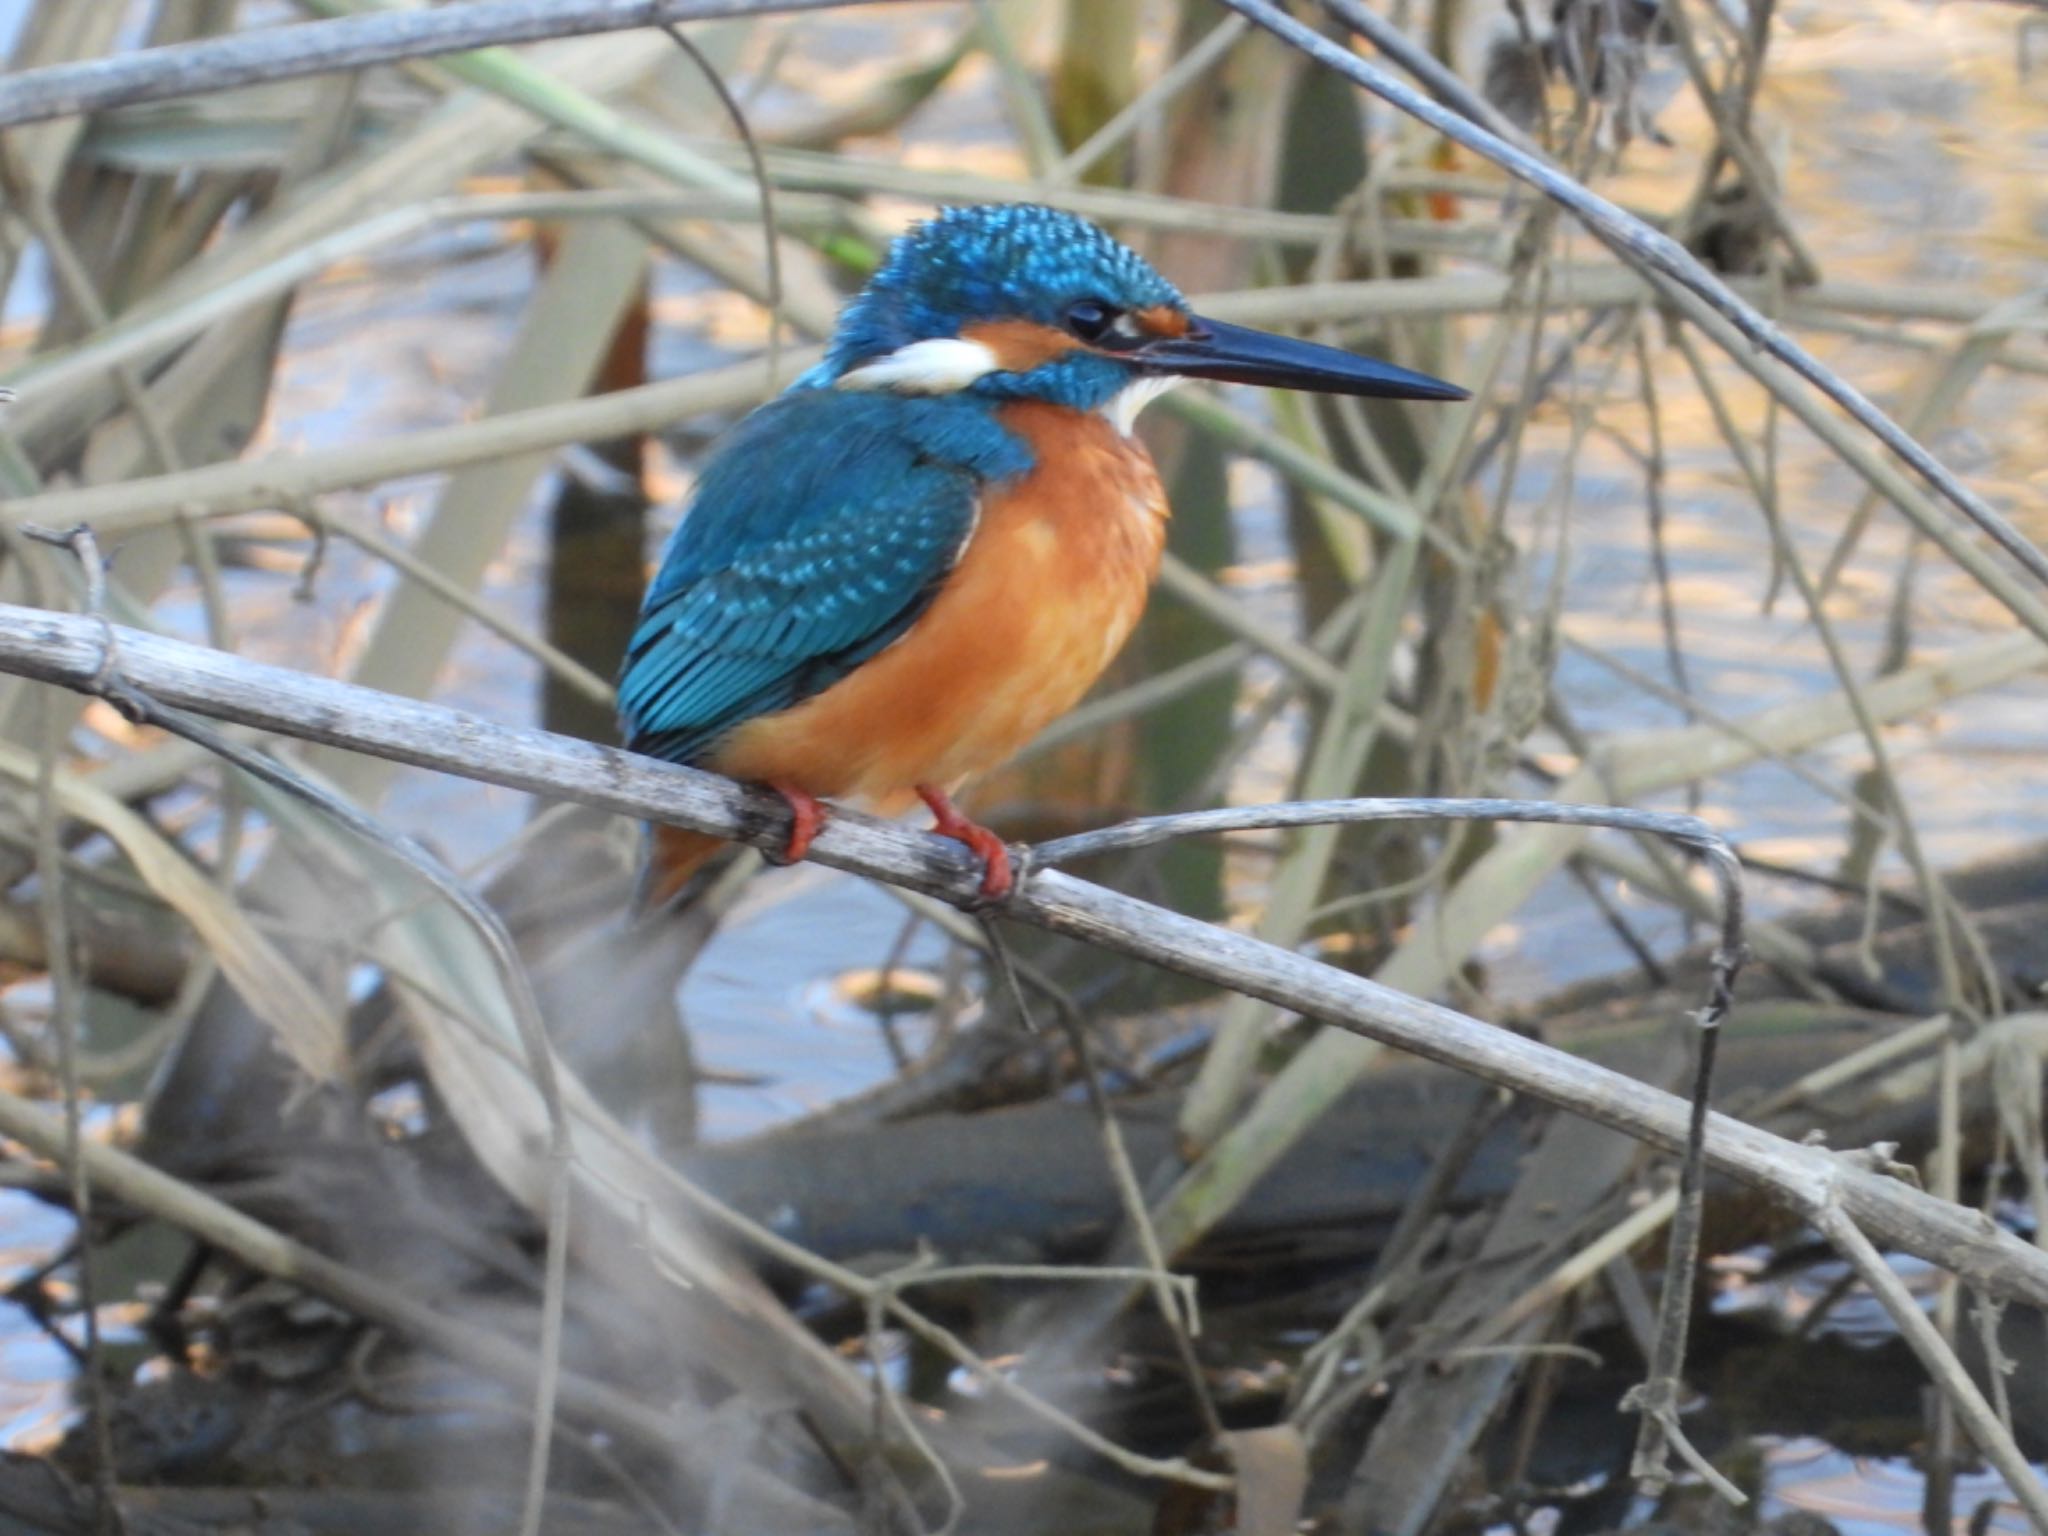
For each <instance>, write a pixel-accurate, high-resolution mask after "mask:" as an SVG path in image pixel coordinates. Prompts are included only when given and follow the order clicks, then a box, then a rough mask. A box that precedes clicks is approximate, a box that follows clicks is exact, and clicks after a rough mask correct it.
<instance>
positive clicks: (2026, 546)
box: [1222, 0, 2048, 585]
mask: <svg viewBox="0 0 2048 1536" xmlns="http://www.w3.org/2000/svg"><path fill="white" fill-rule="evenodd" d="M1222 3H1223V4H1225V5H1227V6H1229V7H1230V9H1232V10H1233V11H1236V12H1237V13H1238V14H1239V15H1241V16H1244V17H1247V18H1248V19H1250V20H1251V21H1253V22H1255V23H1257V24H1258V25H1259V26H1261V27H1264V28H1265V29H1266V30H1267V31H1268V32H1271V33H1272V34H1273V35H1274V36H1275V37H1278V38H1280V39H1281V40H1282V41H1283V42H1286V43H1288V44H1290V45H1291V46H1293V47H1294V48H1296V49H1298V50H1300V51H1301V52H1302V53H1303V54H1305V55H1307V56H1308V57H1309V58H1310V59H1312V60H1314V61H1315V62H1316V63H1318V64H1320V65H1322V66H1323V67H1324V68H1326V69H1331V70H1334V71H1336V72H1337V73H1338V74H1340V75H1342V76H1344V77H1345V78H1346V79H1347V80H1350V81H1351V82H1353V83H1354V84H1356V85H1359V86H1362V87H1363V88H1364V89H1366V90H1368V91H1370V92H1372V93H1373V94H1374V95H1375V96H1378V97H1379V98H1380V99H1381V100H1383V101H1386V102H1388V103H1390V104H1391V105H1393V106H1395V107H1398V108H1399V109H1400V110H1401V111H1403V112H1406V113H1407V114H1408V115H1409V116H1411V117H1414V118H1418V119H1420V120H1421V121H1422V122H1424V123H1426V124H1428V125H1429V126H1430V127H1432V128H1434V129H1435V130H1436V131H1437V132H1438V133H1441V134H1442V135H1444V137H1445V138H1448V139H1451V140H1453V141H1455V142H1456V143H1459V144H1462V145H1464V146H1465V147H1466V148H1467V149H1469V150H1471V151H1472V152H1473V153H1474V154H1476V155H1480V156H1482V157H1484V158H1485V159H1487V160H1491V161H1492V162H1493V163H1494V164H1495V165H1498V166H1499V167H1500V168H1501V169H1502V170H1504V171H1506V172H1507V173H1508V174H1509V175H1510V176H1513V177H1515V178H1516V179H1517V180H1518V181H1523V182H1526V183H1528V184H1529V185H1530V186H1532V187H1534V188H1536V189H1537V190H1538V191H1539V192H1541V193H1543V195H1544V196H1546V197H1548V198H1551V199H1552V200H1553V201H1555V202H1557V203H1559V204H1560V205H1562V206H1563V207H1565V208H1568V209H1570V210H1571V212H1572V213H1573V214H1575V215H1576V216H1577V217H1578V219H1579V221H1580V222H1581V223H1582V224H1584V225H1585V227H1586V228H1587V229H1588V230H1589V231H1590V232H1591V233H1592V234H1593V235H1594V237H1595V238H1597V239H1598V240H1599V241H1600V242H1601V243H1602V244H1604V245H1606V246H1607V247H1608V249H1609V250H1611V251H1613V252H1614V254H1615V255H1617V256H1619V257H1620V258H1621V259H1622V260H1623V261H1625V262H1627V263H1628V264H1629V265H1630V266H1632V267H1635V268H1636V269H1638V270H1639V271H1641V272H1643V273H1644V274H1645V275H1647V276H1648V277H1649V278H1650V279H1651V281H1652V282H1653V283H1655V284H1656V286H1657V287H1658V288H1660V289H1661V290H1662V291H1663V292H1664V293H1665V294H1666V295H1668V296H1669V297H1671V298H1672V299H1673V300H1674V301H1677V302H1680V304H1681V307H1682V308H1684V309H1686V310H1687V311H1688V312H1690V313H1697V312H1698V309H1699V307H1701V306H1703V307H1704V309H1705V310H1706V311H1707V312H1710V313H1711V315H1713V316H1716V317H1718V318H1719V320H1721V321H1725V322H1726V323H1727V324H1729V325H1732V326H1733V327H1734V328H1735V329H1736V330H1737V331H1739V332H1740V333H1741V335H1742V336H1743V337H1744V338H1745V339H1746V340H1748V341H1749V342H1750V344H1751V345H1752V346H1754V347H1756V348H1757V349H1758V350H1759V351H1763V352H1766V353H1769V354H1770V355H1771V356H1772V357H1775V358H1777V359H1778V360H1779V361H1780V362H1782V363H1784V364H1785V365H1786V366H1787V367H1788V368H1790V369H1792V371H1793V372H1795V373H1797V374H1798V375H1799V376H1800V377H1801V378H1803V379H1805V380H1806V381H1807V382H1808V383H1809V384H1811V385H1813V387H1814V388H1815V389H1817V390H1819V391H1820V392H1821V393H1822V394H1823V395H1825V396H1827V398H1828V399H1830V400H1832V401H1834V402H1835V404H1836V405H1838V406H1840V407H1841V408H1842V409H1843V410H1844V411H1846V412H1848V414H1849V415H1850V416H1851V417H1853V418H1854V419H1855V420H1856V421H1857V422H1858V423H1859V424H1860V425H1861V426H1862V427H1863V428H1864V429H1865V430H1867V431H1868V432H1870V433H1871V434H1872V435H1873V436H1874V437H1876V438H1877V439H1878V441H1880V442H1881V443H1883V444H1884V445H1885V446H1886V447H1887V448H1889V449H1891V451H1892V452H1893V453H1895V454H1897V455H1898V456H1899V457H1900V458H1901V459H1904V460H1905V461H1906V462H1907V463H1908V464H1910V465H1912V466H1913V468H1914V469H1915V470H1917V471H1918V472H1919V473H1920V475H1921V476H1922V477H1923V478H1924V479H1925V480H1926V481H1927V483H1928V484H1929V485H1931V486H1932V487H1933V488H1934V489H1935V490H1936V491H1938V492H1939V493H1940V494H1941V495H1942V497H1944V498H1945V499H1946V500H1947V501H1949V502H1950V503H1951V504H1953V505H1954V506H1955V507H1956V508H1957V509H1958V510H1960V511H1961V512H1962V514H1963V515H1964V516H1965V517H1966V518H1968V519H1969V520H1970V521H1971V522H1972V523H1974V524H1975V525H1976V526H1977V527H1978V528H1979V529H1981V530H1982V531H1983V532H1984V533H1985V534H1986V535H1988V536H1989V537H1990V538H1991V540H1992V541H1993V542H1994V543H1996V544H1997V545H1998V546H1999V548H2001V549H2003V550H2004V551H2005V552H2006V554H2008V555H2009V556H2011V557H2012V559H2013V560H2014V561H2015V562H2017V563H2018V564H2019V565H2020V566H2022V567H2023V568H2024V569H2025V570H2026V571H2027V572H2028V573H2029V574H2031V575H2032V576H2033V577H2034V578H2035V579H2036V580H2038V581H2040V582H2042V583H2043V584H2044V585H2048V555H2044V554H2043V553H2042V552H2041V551H2040V550H2039V549H2038V548H2036V547H2035V545H2034V544H2032V543H2031V542H2030V541H2029V540H2028V539H2027V538H2026V536H2025V535H2024V534H2022V533H2021V532H2020V531H2019V530H2018V529H2017V528H2015V527H2013V526H2012V524H2011V523H2009V522H2007V521H2006V519H2005V518H2004V517H2002V516H2001V515H2000V514H1999V513H1998V512H1997V510H1996V509H1994V508H1993V507H1992V506H1991V504H1990V503H1989V502H1987V501H1985V500H1984V498H1983V497H1981V496H1979V495H1978V494H1977V493H1976V492H1975V491H1973V490H1971V489H1970V488H1969V487H1968V486H1966V485H1964V484H1963V482H1962V481H1961V480H1959V479H1958V478H1957V477H1956V476H1955V474H1954V473H1953V472H1952V471H1951V470H1950V469H1949V468H1948V466H1947V465H1945V464H1943V463H1942V462H1941V461H1940V460H1939V459H1937V458H1935V456H1934V455H1933V454H1931V453H1929V452H1928V451H1927V449H1926V448H1924V447H1923V446H1921V444H1920V443H1918V442H1917V441H1915V440H1914V438H1913V437H1912V435H1911V434H1909V433H1907V432H1906V431H1904V430H1903V429H1902V428H1900V427H1899V426H1898V424H1897V423H1895V422H1894V421H1893V420H1892V419H1891V418H1890V417H1889V416H1887V415H1885V413H1884V412H1883V411H1881V410H1879V409H1878V408H1877V406H1875V405H1874V404H1872V403H1871V401H1870V400H1869V399H1867V398H1866V397H1865V396H1864V395H1863V393H1862V391H1860V390H1858V389H1857V388H1856V386H1855V385H1853V384H1851V383H1850V382H1849V381H1848V380H1847V379H1844V378H1843V377H1842V376H1841V375H1839V374H1837V373H1836V372H1835V371H1834V370H1833V369H1831V368H1829V367H1827V366H1826V365H1825V364H1823V363H1822V362H1821V361H1820V360H1819V359H1818V358H1816V357H1815V356H1814V355H1813V354H1812V353H1810V352H1808V351H1807V350H1806V349H1805V348H1804V347H1802V346H1800V345H1799V343H1798V342H1796V341H1794V340H1793V339H1792V338H1791V337H1789V336H1787V335H1786V334H1785V333H1784V331H1782V330H1780V329H1779V328H1778V327H1777V326H1776V325H1774V324H1773V323H1772V322H1771V321H1770V320H1769V319H1767V318H1766V317H1765V316H1764V315H1763V314H1761V313H1760V312H1759V311H1758V310H1757V309H1756V307H1755V306H1754V305H1752V304H1750V303H1748V302H1747V301H1745V300H1744V299H1743V298H1742V297H1741V296H1740V295H1738V294H1737V293H1736V292H1735V291H1734V290H1733V289H1731V288H1730V287H1729V286H1728V285H1727V284H1726V283H1724V282H1722V281H1721V279H1720V278H1718V277H1716V276H1715V275H1714V274H1713V273H1712V272H1710V271H1708V270H1707V268H1706V267H1705V266H1704V265H1703V264H1701V262H1700V261H1699V259H1698V258H1697V257H1695V256H1694V255H1693V254H1692V253H1691V252H1690V251H1688V250H1687V249H1686V248H1685V247H1684V246H1682V245H1680V244H1679V243H1678V242H1677V241H1676V240H1674V239H1672V238H1671V237H1670V236H1669V235H1667V234H1665V233H1663V231H1661V230H1657V229H1652V228H1651V227H1650V226H1649V225H1648V224H1645V223H1644V222H1643V221H1642V220H1641V219H1638V218H1636V217H1635V216H1634V215H1633V214H1630V213H1628V212H1626V211H1625V210H1623V209H1621V208H1618V207H1616V206H1615V205H1614V204H1613V203H1611V202H1609V201H1608V200H1607V199H1606V198H1604V197H1602V196H1600V194H1599V193H1597V192H1594V191H1593V190H1592V189H1591V188H1589V187H1587V186H1586V185H1585V184H1584V183H1583V182H1581V181H1579V180H1577V179H1576V178H1574V177H1572V176H1570V175H1568V174H1566V173H1565V172H1564V171H1561V170H1559V169H1558V168H1557V167H1556V166H1554V165H1552V164H1551V163H1550V162H1549V161H1548V160H1547V159H1545V158H1544V157H1543V156H1542V155H1541V154H1539V153H1537V152H1535V151H1534V150H1532V149H1530V148H1528V147H1526V146H1525V145H1523V144H1520V143H1516V142H1513V141H1511V140H1510V139H1508V138H1506V137H1503V136H1502V135H1500V134H1498V133H1494V132H1492V131H1491V130H1489V129H1488V128H1486V127H1484V126H1482V125H1481V124H1480V123H1478V122H1475V121H1473V119H1472V118H1470V117H1468V116H1466V115H1465V114H1464V113H1463V112H1459V111H1454V110H1452V109H1451V108H1449V107H1446V106H1443V105H1441V104H1440V103H1439V102H1437V101H1436V100H1434V99H1432V98H1431V97H1430V96H1428V95H1425V94H1424V93H1423V92H1421V91H1418V90H1416V89H1415V88H1414V87H1413V86H1410V85H1408V84H1406V83H1405V82H1403V81H1401V80H1398V79H1396V78H1395V77H1394V76H1393V75H1391V74H1389V73H1388V72H1387V71H1386V70H1384V69H1381V68H1380V67H1379V66H1378V65H1376V64H1374V63H1373V62H1372V61H1371V60H1369V59H1364V58H1361V57H1359V56H1358V55H1357V54H1355V53H1353V52H1352V51H1351V50H1350V49H1348V48H1346V47H1344V46H1343V45H1342V44H1340V43H1336V42H1333V41H1331V40H1330V39H1329V38H1327V37H1324V36H1323V35H1322V34H1321V33H1320V32H1317V31H1316V30H1315V29H1314V28H1313V27H1310V26H1307V25H1305V24H1304V23H1302V22H1299V21H1296V20H1295V19H1294V18H1293V17H1292V16H1290V15H1288V14H1287V12H1286V11H1285V10H1283V9H1282V8H1281V7H1280V6H1278V5H1276V4H1274V3H1272V0H1222ZM1341 14H1342V16H1343V18H1344V20H1345V21H1346V22H1347V23H1350V24H1352V25H1355V26H1358V27H1360V28H1364V27H1365V25H1366V22H1367V20H1368V19H1369V18H1370V17H1371V13H1370V12H1367V11H1365V10H1364V8H1363V7H1358V6H1351V5H1345V6H1343V7H1342V8H1341ZM1380 30H1381V24H1375V25H1374V26H1373V28H1372V31H1374V32H1379V31H1380Z"/></svg>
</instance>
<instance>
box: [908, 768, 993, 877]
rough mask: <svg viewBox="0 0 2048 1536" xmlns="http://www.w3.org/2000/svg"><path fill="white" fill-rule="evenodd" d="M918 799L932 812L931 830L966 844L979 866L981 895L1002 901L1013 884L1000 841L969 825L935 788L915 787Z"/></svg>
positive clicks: (975, 822) (940, 790) (942, 792)
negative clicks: (978, 861) (980, 865)
mask: <svg viewBox="0 0 2048 1536" xmlns="http://www.w3.org/2000/svg"><path fill="white" fill-rule="evenodd" d="M917 795H918V798H919V799H920V800H922V801H924V803H925V804H926V805H928V806H930V807H931V810H932V821H933V830H934V831H936V832H937V833H938V834H939V836H941V837H950V838H952V839H953V840H954V841H955V842H958V843H965V844H966V845H967V847H968V849H969V850H970V851H971V852H972V853H973V854H974V855H975V857H977V858H979V859H980V860H981V862H982V870H981V894H982V895H983V896H984V897H985V898H986V899H988V900H989V901H1001V900H1002V899H1003V898H1004V897H1005V896H1007V895H1009V894H1010V888H1011V886H1012V884H1013V883H1014V882H1013V880H1012V878H1011V874H1010V850H1009V848H1008V846H1007V845H1006V844H1005V843H1004V842H1003V840H1002V839H1001V838H1000V837H997V836H996V835H995V833H993V832H991V831H989V829H988V828H987V827H984V826H983V825H982V824H981V823H980V822H978V821H970V820H969V819H968V818H967V817H965V816H963V815H961V814H960V811H959V808H958V807H957V806H955V805H954V804H953V801H952V799H951V797H950V796H948V795H947V793H946V792H945V791H944V790H943V789H940V788H939V787H938V786H937V785H936V784H920V785H918V786H917Z"/></svg>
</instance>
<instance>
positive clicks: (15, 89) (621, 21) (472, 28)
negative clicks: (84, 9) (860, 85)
mask: <svg viewBox="0 0 2048 1536" xmlns="http://www.w3.org/2000/svg"><path fill="white" fill-rule="evenodd" d="M851 3H852V0H469V3H468V4H465V5H456V6H445V7H442V8H440V9H436V10H407V11H380V12H378V13H376V14H374V15H369V16H351V17H348V18H346V19H344V20H340V21H309V22H301V23H299V24H298V25H296V26H285V27H265V28H260V29H256V30H252V31H246V32H235V33H230V34H229V35H227V36H225V37H214V38H207V39H205V40H203V41H200V42H191V43H172V44H169V45H167V46H165V47H162V48H145V49H141V50H139V51H137V52H135V53H126V54H119V55H116V56H115V57H113V58H108V59H91V60H87V61H85V62H83V63H77V64H53V65H50V66H48V67H47V68H44V69H29V70H23V71H22V72H21V73H20V74H18V75H15V76H13V77H11V78H9V79H6V80H0V128H11V127H13V126H14V125H15V124H17V123H33V122H40V121H43V120H45V119H48V118H53V117H68V116H71V115H72V114H74V113H80V112H97V111H101V110H103V109H105V108H108V107H120V106H127V105H129V104H131V103H134V102H143V101H166V100H169V99H171V98H173V97H177V96H196V95H199V94H201V93H202V92H206V91H221V90H229V89H232V88H233V87H235V86H238V85H255V84H259V83H267V82H269V81H273V80H296V79H300V78H302V77H304V76H306V75H318V74H326V73H329V72H331V71H334V70H342V69H364V68H367V67H369V66H370V65H373V64H392V63H396V62H398V61H399V60H402V59H425V58H432V57H435V56H436V55H439V54H446V53H463V52H466V51H468V50H470V49H473V48H489V47H495V46H498V45H500V44H505V43H535V42H542V41H545V40H546V39H548V38H555V37H575V36H581V35H587V34H590V33H596V32H622V31H625V30H626V29H628V28H630V27H654V26H661V25H663V24H665V23H675V22H681V21H713V20H718V19H720V18H725V17H734V16H766V15H772V14H774V13H775V12H778V11H818V10H831V9H834V8H837V7H842V6H845V5H848V4H851Z"/></svg>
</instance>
